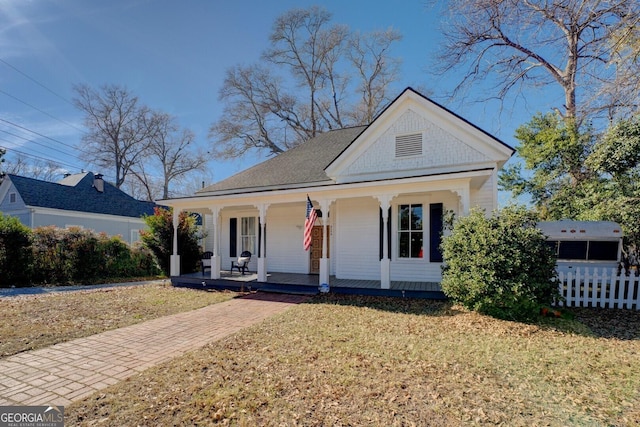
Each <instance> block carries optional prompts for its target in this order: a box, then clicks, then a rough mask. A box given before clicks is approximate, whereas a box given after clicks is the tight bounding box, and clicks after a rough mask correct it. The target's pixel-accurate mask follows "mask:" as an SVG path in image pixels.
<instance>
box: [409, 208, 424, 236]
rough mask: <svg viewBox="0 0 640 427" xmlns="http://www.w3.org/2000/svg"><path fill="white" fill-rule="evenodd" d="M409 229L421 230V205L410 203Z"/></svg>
mask: <svg viewBox="0 0 640 427" xmlns="http://www.w3.org/2000/svg"><path fill="white" fill-rule="evenodd" d="M411 230H422V205H411Z"/></svg>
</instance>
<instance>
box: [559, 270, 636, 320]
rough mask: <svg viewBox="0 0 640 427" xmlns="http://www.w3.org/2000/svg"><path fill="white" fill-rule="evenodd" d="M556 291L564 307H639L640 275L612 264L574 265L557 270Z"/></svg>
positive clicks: (560, 303)
mask: <svg viewBox="0 0 640 427" xmlns="http://www.w3.org/2000/svg"><path fill="white" fill-rule="evenodd" d="M558 278H559V279H560V294H561V295H562V296H563V297H564V299H565V300H564V301H560V302H559V303H558V305H561V306H565V307H603V308H625V309H629V310H631V309H635V310H640V276H637V275H636V274H635V271H632V272H631V274H629V275H627V274H626V272H625V271H624V270H622V271H621V272H620V274H619V275H618V270H617V269H616V268H612V269H602V272H601V273H600V272H599V271H598V269H597V268H594V269H593V271H591V270H590V269H589V268H584V269H581V268H577V269H576V270H575V272H568V273H567V272H560V273H558Z"/></svg>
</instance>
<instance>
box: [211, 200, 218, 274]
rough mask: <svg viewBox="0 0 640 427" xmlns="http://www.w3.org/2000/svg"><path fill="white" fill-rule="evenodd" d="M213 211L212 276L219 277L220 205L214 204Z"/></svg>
mask: <svg viewBox="0 0 640 427" xmlns="http://www.w3.org/2000/svg"><path fill="white" fill-rule="evenodd" d="M210 209H211V212H212V213H213V215H212V221H211V229H210V231H211V233H212V237H213V248H212V252H213V256H212V257H211V278H212V279H219V278H220V234H219V233H218V222H219V219H220V208H219V207H218V206H212V207H211V208H210Z"/></svg>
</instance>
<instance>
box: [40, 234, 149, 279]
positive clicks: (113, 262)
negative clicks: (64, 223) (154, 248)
mask: <svg viewBox="0 0 640 427" xmlns="http://www.w3.org/2000/svg"><path fill="white" fill-rule="evenodd" d="M33 236H34V239H33V241H34V242H33V256H34V269H33V275H32V277H31V282H32V283H33V284H40V285H67V284H92V283H99V282H103V281H105V280H109V279H121V278H126V277H146V276H154V275H156V274H158V273H159V269H158V267H157V265H156V263H155V260H154V259H153V256H152V254H151V253H150V252H149V251H148V250H145V249H141V248H133V249H132V248H131V247H130V246H129V245H128V244H127V243H126V242H124V241H123V240H122V238H120V237H119V236H108V235H106V234H105V233H100V234H96V233H94V232H93V231H90V230H84V229H81V228H77V227H71V228H69V229H61V228H56V227H39V228H36V229H35V230H34V232H33Z"/></svg>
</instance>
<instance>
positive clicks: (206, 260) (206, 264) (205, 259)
mask: <svg viewBox="0 0 640 427" xmlns="http://www.w3.org/2000/svg"><path fill="white" fill-rule="evenodd" d="M212 256H213V252H211V251H207V252H205V253H203V254H202V258H201V259H200V265H201V267H202V275H203V276H204V270H205V269H207V268H208V269H209V270H211V257H212Z"/></svg>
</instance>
